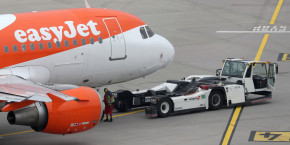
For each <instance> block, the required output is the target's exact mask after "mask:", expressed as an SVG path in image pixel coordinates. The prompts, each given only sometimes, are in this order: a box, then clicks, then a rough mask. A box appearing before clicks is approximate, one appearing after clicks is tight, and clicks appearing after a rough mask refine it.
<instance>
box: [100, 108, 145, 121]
mask: <svg viewBox="0 0 290 145" xmlns="http://www.w3.org/2000/svg"><path fill="white" fill-rule="evenodd" d="M143 111H145V109H142V110H137V111H133V112H129V113H124V114H120V115H114V116H112V117H113V118H115V117H120V116H125V115H130V114H134V113H138V112H143ZM104 119H107V117H104Z"/></svg>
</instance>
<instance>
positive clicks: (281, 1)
mask: <svg viewBox="0 0 290 145" xmlns="http://www.w3.org/2000/svg"><path fill="white" fill-rule="evenodd" d="M282 4H283V0H279V2H278V4H277V7H276V9H275V11H274V14H273V16H272V19H271V21H270V24H271V25H274V24H275V21H276V18H277V16H278V14H279V12H280V9H281V7H282Z"/></svg>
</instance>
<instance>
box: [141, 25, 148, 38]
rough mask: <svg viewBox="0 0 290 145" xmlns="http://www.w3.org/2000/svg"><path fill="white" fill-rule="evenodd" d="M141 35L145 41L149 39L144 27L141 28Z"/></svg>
mask: <svg viewBox="0 0 290 145" xmlns="http://www.w3.org/2000/svg"><path fill="white" fill-rule="evenodd" d="M140 33H141V36H142V38H143V39H147V38H148V36H147V33H146V30H145V28H144V27H141V28H140Z"/></svg>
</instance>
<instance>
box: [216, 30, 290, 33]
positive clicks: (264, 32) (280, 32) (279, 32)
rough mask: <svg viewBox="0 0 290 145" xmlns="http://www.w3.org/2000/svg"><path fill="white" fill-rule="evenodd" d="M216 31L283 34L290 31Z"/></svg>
mask: <svg viewBox="0 0 290 145" xmlns="http://www.w3.org/2000/svg"><path fill="white" fill-rule="evenodd" d="M216 33H226V34H275V33H276V34H283V33H290V31H216Z"/></svg>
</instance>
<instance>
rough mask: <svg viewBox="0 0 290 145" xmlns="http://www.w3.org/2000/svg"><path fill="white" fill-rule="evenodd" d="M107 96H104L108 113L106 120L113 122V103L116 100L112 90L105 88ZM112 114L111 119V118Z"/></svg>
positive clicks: (106, 112)
mask: <svg viewBox="0 0 290 145" xmlns="http://www.w3.org/2000/svg"><path fill="white" fill-rule="evenodd" d="M104 92H105V96H104V103H105V114H106V117H107V118H106V120H104V122H108V121H109V122H112V121H113V118H112V114H113V103H114V102H115V99H114V96H113V94H112V92H111V91H109V90H108V89H107V88H105V89H104ZM109 115H110V120H109Z"/></svg>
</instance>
